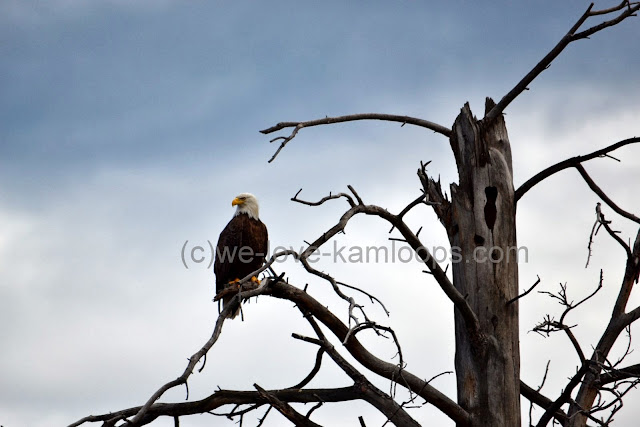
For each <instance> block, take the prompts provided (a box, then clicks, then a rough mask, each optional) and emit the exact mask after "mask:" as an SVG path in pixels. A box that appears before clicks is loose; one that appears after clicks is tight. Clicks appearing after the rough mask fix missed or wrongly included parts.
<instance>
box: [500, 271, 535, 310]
mask: <svg viewBox="0 0 640 427" xmlns="http://www.w3.org/2000/svg"><path fill="white" fill-rule="evenodd" d="M536 276H537V277H538V280H536V282H535V283H534V284H533V286H531V287H530V288H529V289H527V290H526V291H524V292H523V293H521V294H520V295H518V296H517V297H514V298H511V299H510V300H509V301H507V305H509V304H511V303H512V302H515V301H517V300H519V299H520V298H522V297H524V296H526V295H528V294H529V292H531V291H532V290H533V289H534V288H535V287H536V286H538V284H539V283H540V276H538V275H537V274H536Z"/></svg>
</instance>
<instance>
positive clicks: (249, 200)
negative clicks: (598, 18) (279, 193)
mask: <svg viewBox="0 0 640 427" xmlns="http://www.w3.org/2000/svg"><path fill="white" fill-rule="evenodd" d="M231 206H238V208H237V209H236V213H235V214H234V216H236V215H240V214H242V213H245V214H247V215H249V218H253V219H260V218H259V211H260V207H259V206H258V199H256V196H254V195H253V194H251V193H242V194H238V195H237V196H236V198H235V199H233V201H232V202H231Z"/></svg>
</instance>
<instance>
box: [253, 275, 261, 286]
mask: <svg viewBox="0 0 640 427" xmlns="http://www.w3.org/2000/svg"><path fill="white" fill-rule="evenodd" d="M251 281H252V282H253V283H257V284H258V285H259V284H260V279H258V278H257V277H256V276H251Z"/></svg>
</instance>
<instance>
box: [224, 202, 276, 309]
mask: <svg viewBox="0 0 640 427" xmlns="http://www.w3.org/2000/svg"><path fill="white" fill-rule="evenodd" d="M231 206H237V208H236V212H235V214H234V215H233V218H232V219H231V221H229V224H227V226H226V227H225V228H224V230H222V232H221V233H220V237H219V238H218V245H217V247H216V260H215V263H214V265H213V271H214V273H215V275H216V294H219V293H220V292H221V291H223V290H224V289H225V288H227V287H229V286H232V285H233V283H234V282H237V281H238V280H241V279H243V278H244V277H246V276H247V275H248V274H249V273H251V272H254V271H256V270H257V269H259V268H260V267H262V264H263V263H264V258H265V256H266V254H267V246H268V239H269V238H268V233H267V227H266V226H265V225H264V224H263V223H262V221H260V218H259V216H258V213H259V207H258V199H256V197H255V196H254V195H253V194H249V193H242V194H239V195H238V196H236V198H235V199H233V201H232V202H231ZM251 280H252V281H254V282H256V281H258V279H257V277H252V278H251ZM233 297H234V295H228V296H225V297H224V298H223V307H224V306H225V305H226V304H228V303H229V301H231V299H232V298H233ZM239 312H240V306H238V309H237V310H236V311H235V312H234V313H232V314H231V317H230V318H231V319H233V318H234V317H236V316H237V315H238V313H239Z"/></svg>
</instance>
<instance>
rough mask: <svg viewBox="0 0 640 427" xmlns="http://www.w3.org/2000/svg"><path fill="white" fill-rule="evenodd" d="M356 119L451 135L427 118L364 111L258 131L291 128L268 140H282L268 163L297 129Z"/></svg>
mask: <svg viewBox="0 0 640 427" xmlns="http://www.w3.org/2000/svg"><path fill="white" fill-rule="evenodd" d="M357 120H382V121H387V122H398V123H402V125H403V126H404V125H405V124H410V125H414V126H420V127H423V128H426V129H430V130H432V131H434V132H436V133H439V134H441V135H444V136H446V137H448V136H449V135H451V129H448V128H446V127H444V126H442V125H439V124H437V123H433V122H430V121H428V120H423V119H418V118H415V117H409V116H398V115H394V114H378V113H365V114H351V115H348V116H339V117H325V118H323V119H317V120H309V121H306V122H281V123H278V124H277V125H275V126H272V127H270V128H268V129H263V130H261V131H260V133H263V134H265V135H267V134H270V133H273V132H277V131H279V130H282V129H286V128H293V131H292V132H291V134H290V135H289V136H287V137H285V136H279V137H276V138H273V139H272V140H271V141H270V142H275V141H282V142H281V143H280V146H279V147H278V149H277V151H276V152H275V154H274V155H273V156H272V157H271V159H269V163H271V162H273V161H274V160H275V158H276V157H277V156H278V154H279V153H280V151H282V149H283V148H284V147H285V146H286V145H287V144H288V143H289V141H291V140H292V139H293V138H295V136H296V135H297V134H298V131H299V130H300V129H302V128H308V127H312V126H319V125H330V124H334V123H343V122H353V121H357Z"/></svg>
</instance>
